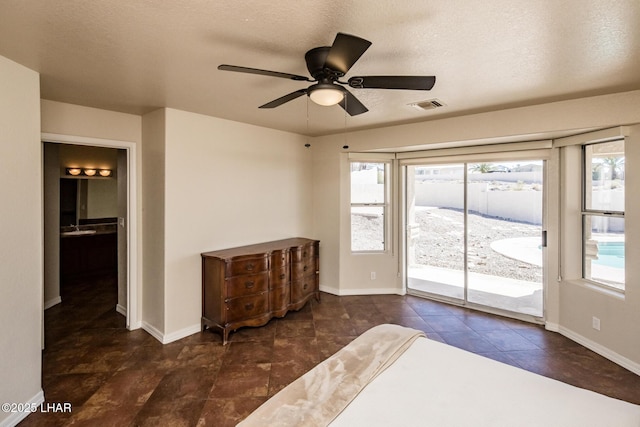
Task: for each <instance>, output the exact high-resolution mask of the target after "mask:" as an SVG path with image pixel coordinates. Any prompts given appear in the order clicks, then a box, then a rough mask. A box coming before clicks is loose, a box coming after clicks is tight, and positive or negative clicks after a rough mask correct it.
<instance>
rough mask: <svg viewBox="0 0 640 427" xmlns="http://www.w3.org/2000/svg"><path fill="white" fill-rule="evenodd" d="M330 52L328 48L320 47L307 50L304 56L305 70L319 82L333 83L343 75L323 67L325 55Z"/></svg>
mask: <svg viewBox="0 0 640 427" xmlns="http://www.w3.org/2000/svg"><path fill="white" fill-rule="evenodd" d="M330 50H331V47H330V46H321V47H316V48H313V49H311V50H309V51H308V52H307V53H306V54H305V55H304V60H305V62H306V63H307V70H309V74H311V76H312V77H313V78H314V79H316V80H318V81H319V82H327V83H328V82H331V81H335V80H337V79H338V78H339V77H342V76H343V75H344V73H340V72H339V71H335V70H330V69H328V68H326V67H325V63H326V60H327V55H328V54H329V51H330Z"/></svg>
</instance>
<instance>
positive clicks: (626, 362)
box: [547, 324, 640, 375]
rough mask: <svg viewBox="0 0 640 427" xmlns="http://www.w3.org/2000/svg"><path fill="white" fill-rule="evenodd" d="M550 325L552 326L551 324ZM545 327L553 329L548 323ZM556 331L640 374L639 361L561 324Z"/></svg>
mask: <svg viewBox="0 0 640 427" xmlns="http://www.w3.org/2000/svg"><path fill="white" fill-rule="evenodd" d="M551 326H554V325H553V324H552V325H551ZM547 329H549V330H553V329H551V328H550V327H549V325H547ZM557 332H558V333H560V334H561V335H564V336H565V337H567V338H569V339H570V340H573V341H575V342H577V343H578V344H580V345H583V346H585V347H586V348H588V349H589V350H592V351H594V352H596V353H598V354H599V355H600V356H602V357H604V358H607V359H609V360H611V361H612V362H614V363H617V364H618V365H620V366H622V367H623V368H625V369H628V370H630V371H631V372H633V373H634V374H636V375H640V363H637V362H634V361H633V360H631V359H628V358H626V357H624V356H622V355H620V354H618V353H616V352H615V351H613V350H611V349H609V348H607V347H605V346H603V345H601V344H598V343H597V342H595V341H592V340H590V339H588V338H585V337H583V336H582V335H580V334H578V333H576V332H574V331H572V330H570V329H567V328H565V327H563V326H560V325H557Z"/></svg>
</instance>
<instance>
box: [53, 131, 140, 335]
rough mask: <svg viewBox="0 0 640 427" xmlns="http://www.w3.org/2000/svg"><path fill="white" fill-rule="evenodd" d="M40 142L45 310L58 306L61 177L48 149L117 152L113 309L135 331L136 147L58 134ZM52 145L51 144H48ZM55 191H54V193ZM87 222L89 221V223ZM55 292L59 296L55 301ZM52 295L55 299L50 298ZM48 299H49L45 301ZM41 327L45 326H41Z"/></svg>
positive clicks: (136, 308)
mask: <svg viewBox="0 0 640 427" xmlns="http://www.w3.org/2000/svg"><path fill="white" fill-rule="evenodd" d="M42 141H43V178H44V195H43V196H44V209H45V214H44V218H45V226H44V234H45V235H44V242H45V245H44V246H45V280H44V282H45V291H44V300H45V309H47V308H49V307H51V306H52V305H55V304H57V303H58V302H60V296H59V292H60V251H59V245H60V237H61V236H60V232H61V227H60V225H61V224H60V222H59V221H60V217H59V215H57V216H56V215H52V213H54V212H59V197H60V194H59V188H60V187H59V181H60V178H61V177H62V175H63V174H64V168H63V167H61V165H60V163H59V160H58V162H57V163H56V160H55V156H53V158H54V160H51V158H52V156H50V155H48V151H50V146H54V145H60V144H64V145H66V146H75V147H80V146H84V147H87V148H91V147H93V148H94V149H95V148H102V149H105V148H107V149H115V151H117V166H116V172H115V176H116V177H117V180H118V190H117V192H118V194H117V198H118V201H117V205H118V212H117V215H116V216H115V217H114V218H112V219H113V220H114V222H113V226H114V227H116V229H117V239H118V243H117V244H118V250H117V252H118V255H117V256H118V260H117V272H118V273H117V279H115V280H117V282H118V288H119V289H118V299H117V300H118V301H117V304H116V306H115V307H114V308H115V310H116V311H117V312H119V313H120V314H122V315H124V316H125V318H126V327H127V329H130V330H131V329H137V328H139V327H140V326H141V322H140V319H139V318H138V315H139V313H140V310H139V307H138V304H139V298H138V295H137V292H138V287H137V238H136V235H137V221H136V215H135V212H136V211H137V208H136V206H137V203H136V200H137V191H136V172H135V171H136V168H135V165H136V157H137V156H136V144H135V143H132V142H127V141H113V140H104V139H97V138H86V137H76V136H68V135H59V134H48V133H43V134H42ZM47 143H51V144H47ZM56 189H57V190H56ZM89 222H90V221H89ZM56 291H57V292H58V294H57V298H56V297H55V296H56ZM51 295H54V298H50V297H51ZM47 297H49V298H47ZM43 326H44V325H43Z"/></svg>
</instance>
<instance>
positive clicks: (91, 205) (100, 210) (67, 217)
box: [60, 178, 118, 226]
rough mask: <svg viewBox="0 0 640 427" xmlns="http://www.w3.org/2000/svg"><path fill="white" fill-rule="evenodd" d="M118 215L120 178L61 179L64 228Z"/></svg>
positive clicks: (61, 217)
mask: <svg viewBox="0 0 640 427" xmlns="http://www.w3.org/2000/svg"><path fill="white" fill-rule="evenodd" d="M117 216H118V181H117V180H116V179H84V178H80V179H79V178H60V226H67V225H79V224H82V223H96V222H99V221H98V220H100V219H102V218H105V219H106V218H109V219H112V218H115V217H117Z"/></svg>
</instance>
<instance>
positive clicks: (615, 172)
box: [593, 157, 624, 181]
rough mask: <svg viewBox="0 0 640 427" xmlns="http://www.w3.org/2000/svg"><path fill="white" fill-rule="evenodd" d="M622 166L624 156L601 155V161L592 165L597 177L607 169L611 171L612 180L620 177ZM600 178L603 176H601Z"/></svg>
mask: <svg viewBox="0 0 640 427" xmlns="http://www.w3.org/2000/svg"><path fill="white" fill-rule="evenodd" d="M623 168H624V157H603V158H602V163H597V164H594V165H593V172H594V173H595V174H596V176H597V177H601V175H602V172H605V173H606V171H607V170H608V171H611V180H612V181H614V180H616V179H619V178H620V174H619V172H621V171H622V170H623ZM603 169H604V171H603ZM602 178H604V176H602ZM594 179H595V178H594Z"/></svg>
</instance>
